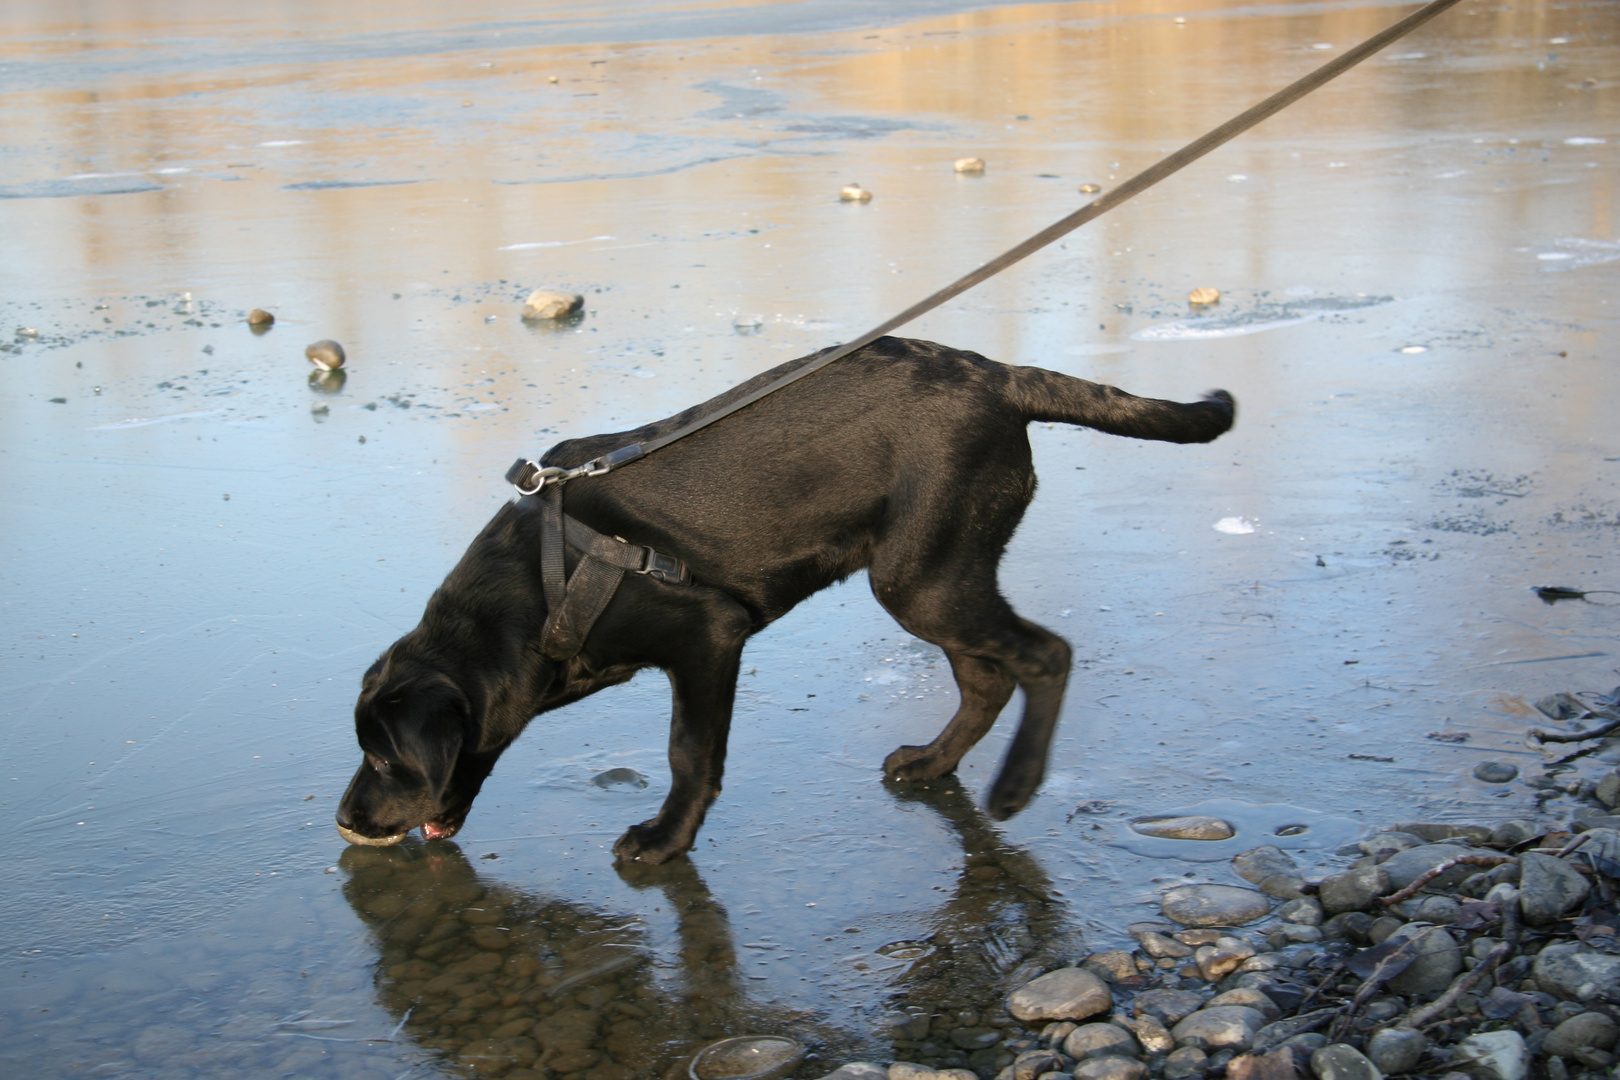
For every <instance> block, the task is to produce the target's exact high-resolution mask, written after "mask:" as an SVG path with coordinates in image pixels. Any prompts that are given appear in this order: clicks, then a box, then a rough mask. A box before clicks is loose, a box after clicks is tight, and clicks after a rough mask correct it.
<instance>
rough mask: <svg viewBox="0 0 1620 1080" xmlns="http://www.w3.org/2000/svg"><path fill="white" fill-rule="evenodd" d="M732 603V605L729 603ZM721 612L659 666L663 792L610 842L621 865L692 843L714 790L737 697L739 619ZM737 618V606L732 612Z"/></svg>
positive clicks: (665, 855) (742, 626) (668, 854)
mask: <svg viewBox="0 0 1620 1080" xmlns="http://www.w3.org/2000/svg"><path fill="white" fill-rule="evenodd" d="M730 606H731V607H732V608H735V605H734V604H732V605H730ZM724 614H725V615H726V616H728V617H725V618H722V619H720V620H718V621H710V622H708V624H707V625H705V626H704V627H703V628H701V629H698V630H696V631H695V632H694V633H692V634H690V635H684V638H685V644H684V645H683V647H682V650H681V651H682V655H681V656H680V657H679V658H678V660H677V661H676V662H675V663H672V664H670V665H669V666H668V667H667V669H666V670H668V672H669V681H670V685H671V687H672V689H673V690H674V715H673V718H672V720H671V722H670V729H669V772H670V787H669V795H668V796H666V797H665V799H664V805H663V806H662V807H661V808H660V809H659V811H658V816H657V817H654V818H652V819H651V820H649V821H643V822H642V823H641V824H640V825H632V826H631V827H630V829H629V830H628V831H627V832H626V833H625V834H624V835H623V836H621V837H619V842H618V843H616V844H614V845H613V854H614V856H615V857H617V858H618V859H619V860H620V861H623V862H643V863H653V864H657V863H662V862H667V861H668V860H670V859H673V858H675V857H676V856H677V855H679V854H681V853H682V852H683V851H686V850H688V849H689V848H691V846H692V845H693V843H695V842H696V840H697V832H698V828H699V827H700V826H701V825H702V824H703V817H704V815H705V814H707V813H708V812H709V805H710V804H711V803H713V802H714V800H715V798H716V797H717V796H718V795H719V794H720V779H721V776H722V774H723V773H724V772H725V765H726V737H727V736H728V735H729V734H730V732H731V709H732V704H733V702H734V701H735V699H736V696H737V669H738V666H739V665H740V663H741V661H742V647H743V641H744V640H745V638H746V636H747V626H746V620H745V619H739V618H736V617H731V616H732V615H733V613H732V612H731V611H727V612H725V613H724ZM735 614H736V615H740V614H741V611H740V609H736V611H735Z"/></svg>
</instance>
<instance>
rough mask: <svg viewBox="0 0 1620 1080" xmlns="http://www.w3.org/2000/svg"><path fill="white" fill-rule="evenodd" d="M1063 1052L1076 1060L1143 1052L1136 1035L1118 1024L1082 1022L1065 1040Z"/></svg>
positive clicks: (1132, 1054)
mask: <svg viewBox="0 0 1620 1080" xmlns="http://www.w3.org/2000/svg"><path fill="white" fill-rule="evenodd" d="M1063 1052H1064V1053H1065V1054H1068V1055H1069V1056H1070V1057H1072V1058H1074V1059H1075V1060H1076V1061H1083V1060H1085V1059H1086V1058H1090V1057H1100V1056H1102V1055H1104V1054H1123V1055H1125V1056H1127V1057H1134V1056H1135V1055H1136V1054H1138V1053H1140V1052H1141V1048H1140V1047H1139V1046H1138V1045H1137V1043H1136V1036H1135V1035H1133V1034H1131V1033H1130V1032H1129V1031H1127V1030H1126V1029H1124V1028H1122V1027H1120V1026H1119V1025H1117V1024H1082V1025H1080V1026H1079V1027H1077V1028H1075V1029H1074V1030H1073V1031H1071V1032H1069V1037H1068V1038H1067V1039H1064V1040H1063Z"/></svg>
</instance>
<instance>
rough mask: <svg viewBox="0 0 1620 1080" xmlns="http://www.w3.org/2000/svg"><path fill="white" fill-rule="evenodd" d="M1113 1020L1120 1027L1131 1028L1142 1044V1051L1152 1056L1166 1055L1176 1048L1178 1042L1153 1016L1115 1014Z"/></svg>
mask: <svg viewBox="0 0 1620 1080" xmlns="http://www.w3.org/2000/svg"><path fill="white" fill-rule="evenodd" d="M1113 1020H1114V1023H1116V1024H1118V1025H1119V1026H1120V1027H1123V1028H1129V1029H1130V1030H1131V1032H1132V1033H1134V1034H1135V1035H1136V1041H1137V1042H1139V1043H1141V1044H1142V1049H1143V1050H1146V1051H1147V1052H1148V1053H1150V1054H1165V1053H1169V1052H1170V1051H1171V1050H1173V1049H1174V1048H1175V1045H1176V1040H1174V1039H1172V1038H1171V1037H1170V1032H1168V1031H1166V1030H1165V1027H1164V1025H1163V1024H1161V1023H1159V1021H1158V1020H1156V1019H1155V1018H1153V1017H1152V1016H1126V1015H1125V1014H1124V1013H1115V1014H1114V1017H1113Z"/></svg>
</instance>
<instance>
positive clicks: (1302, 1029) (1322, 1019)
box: [1249, 1005, 1343, 1054]
mask: <svg viewBox="0 0 1620 1080" xmlns="http://www.w3.org/2000/svg"><path fill="white" fill-rule="evenodd" d="M1342 1008H1343V1006H1338V1005H1335V1006H1333V1007H1332V1008H1328V1009H1318V1010H1317V1011H1316V1012H1313V1013H1296V1014H1294V1015H1293V1016H1291V1017H1289V1018H1288V1019H1286V1020H1279V1021H1277V1024H1279V1025H1282V1024H1286V1025H1288V1026H1287V1027H1286V1028H1285V1029H1284V1032H1283V1033H1279V1034H1277V1035H1275V1036H1273V1037H1271V1038H1269V1039H1259V1040H1256V1042H1255V1044H1254V1045H1253V1046H1252V1047H1250V1048H1249V1052H1250V1053H1251V1054H1263V1053H1265V1052H1266V1051H1267V1050H1270V1049H1271V1048H1272V1047H1273V1046H1276V1045H1277V1044H1278V1043H1280V1042H1286V1041H1287V1040H1289V1039H1292V1038H1293V1037H1294V1036H1295V1035H1303V1034H1305V1033H1306V1032H1307V1031H1314V1030H1315V1029H1317V1028H1319V1027H1321V1026H1322V1025H1323V1024H1325V1023H1327V1022H1328V1021H1329V1020H1331V1019H1333V1018H1334V1017H1335V1016H1337V1015H1339V1012H1340V1010H1341V1009H1342Z"/></svg>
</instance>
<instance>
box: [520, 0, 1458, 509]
mask: <svg viewBox="0 0 1620 1080" xmlns="http://www.w3.org/2000/svg"><path fill="white" fill-rule="evenodd" d="M1457 2H1458V0H1431V2H1430V3H1428V4H1425V5H1424V6H1423V7H1421V8H1419V9H1418V10H1417V11H1414V12H1413V13H1412V14H1410V15H1408V16H1407V17H1406V18H1404V19H1402V20H1400V21H1399V22H1397V23H1394V24H1392V25H1391V26H1389V27H1387V28H1386V29H1384V30H1382V31H1380V32H1379V33H1377V34H1374V35H1373V36H1372V37H1370V38H1368V39H1367V40H1366V41H1364V42H1362V43H1361V44H1360V45H1357V46H1356V47H1355V48H1353V49H1351V50H1349V51H1348V52H1345V53H1343V54H1341V55H1339V56H1337V57H1335V58H1334V59H1332V60H1329V61H1328V62H1327V63H1325V64H1323V65H1322V66H1321V67H1319V68H1317V69H1316V70H1315V71H1313V72H1311V73H1310V74H1309V75H1306V76H1305V77H1304V78H1302V79H1299V80H1297V81H1295V82H1293V83H1290V84H1289V85H1288V86H1286V87H1284V88H1283V89H1281V90H1279V91H1277V92H1276V93H1275V94H1272V95H1271V96H1270V97H1268V98H1266V99H1265V100H1264V101H1262V102H1260V103H1259V104H1258V105H1255V106H1253V107H1251V108H1249V109H1246V110H1245V111H1243V112H1241V113H1239V114H1238V115H1236V116H1234V117H1233V118H1232V119H1230V120H1228V121H1227V122H1226V123H1224V124H1222V125H1221V126H1220V127H1218V128H1216V129H1215V130H1213V131H1211V132H1209V133H1208V134H1207V135H1204V136H1202V137H1200V138H1197V139H1194V140H1193V141H1192V142H1190V143H1188V144H1187V145H1186V146H1183V147H1182V148H1181V149H1180V150H1177V151H1176V152H1175V153H1173V154H1171V155H1170V156H1169V157H1166V158H1163V159H1162V160H1160V161H1158V162H1157V163H1155V164H1153V165H1150V166H1148V167H1147V168H1146V169H1143V170H1142V171H1141V172H1139V173H1137V174H1136V175H1135V176H1133V177H1131V178H1130V179H1129V180H1126V181H1125V182H1124V183H1123V184H1120V185H1119V186H1118V187H1116V188H1114V189H1113V190H1112V191H1109V192H1106V193H1104V194H1103V195H1101V196H1099V197H1098V198H1096V199H1093V200H1092V201H1091V202H1089V203H1087V204H1086V205H1085V206H1083V207H1081V208H1080V209H1079V210H1076V211H1075V212H1074V213H1072V214H1070V215H1069V216H1068V217H1066V218H1063V219H1062V220H1061V221H1058V222H1056V223H1054V224H1052V225H1049V226H1047V227H1046V228H1044V229H1042V230H1041V231H1040V232H1038V233H1036V234H1035V235H1034V236H1031V237H1030V238H1029V239H1028V240H1025V241H1024V242H1023V243H1021V244H1019V245H1017V246H1016V247H1013V248H1010V249H1009V250H1007V251H1005V252H1003V253H1002V254H1000V255H998V256H996V257H995V258H994V259H991V260H990V261H989V262H987V263H985V264H984V265H983V266H981V267H979V268H978V269H977V270H974V271H973V272H972V273H970V274H967V275H965V276H963V277H961V278H958V279H957V280H956V281H953V282H952V283H951V284H949V285H947V286H945V287H944V288H943V289H940V290H939V291H938V292H936V293H934V294H933V295H932V296H929V297H927V298H926V299H923V300H920V301H918V302H917V303H915V304H913V305H911V307H909V308H907V309H906V310H904V311H902V312H901V313H900V314H898V315H896V316H895V317H894V318H892V319H890V320H889V321H887V322H885V323H883V324H881V325H879V326H875V327H873V328H872V329H871V330H868V331H867V332H866V333H864V334H862V335H861V336H860V337H858V338H856V339H855V340H854V341H849V342H845V343H844V344H842V345H838V346H835V347H834V348H832V349H831V350H830V351H828V352H824V353H823V354H822V355H820V356H818V357H816V358H815V359H814V360H812V361H810V362H809V363H807V364H805V365H804V366H803V367H801V368H798V369H796V370H794V371H791V372H789V373H788V374H786V375H783V376H782V377H781V378H779V379H776V380H775V381H774V382H771V383H768V384H767V385H765V386H762V387H760V388H759V389H758V390H755V391H754V392H753V393H750V394H746V395H744V396H743V397H740V398H738V399H737V400H736V401H733V402H731V403H730V404H728V405H725V406H724V407H722V408H719V409H716V410H714V411H713V412H711V413H709V414H707V415H705V416H700V417H699V418H698V419H696V420H694V421H692V422H691V423H689V424H687V425H685V426H684V427H681V428H677V429H676V430H674V431H672V432H670V433H669V434H667V435H661V436H659V437H658V438H656V439H649V440H648V441H647V442H645V443H631V444H630V445H629V446H622V447H620V448H619V449H617V450H614V451H613V452H612V453H608V454H604V455H602V456H601V457H599V458H593V459H591V460H590V461H587V462H585V463H584V464H583V465H578V466H575V467H574V468H571V469H559V468H556V467H555V466H553V467H547V468H542V467H541V466H540V465H539V464H538V463H537V462H534V461H531V460H529V459H527V458H519V459H518V460H517V461H516V462H515V463H514V464H513V465H512V467H511V468H510V469H508V470H507V471H506V481H507V483H509V484H511V485H513V486H514V487H516V488H517V490H518V493H519V494H520V495H533V494H535V493H536V492H538V491H539V490H540V489H541V488H543V487H546V486H548V485H552V484H565V483H567V482H568V481H570V480H575V479H579V478H581V477H588V476H602V475H604V474H605V473H609V472H612V471H613V470H614V469H617V468H619V467H620V466H623V465H628V464H630V463H631V462H632V461H637V460H639V459H641V458H644V457H646V456H647V455H648V454H650V453H652V452H653V451H655V450H661V449H663V448H664V447H666V446H668V445H669V444H670V443H672V442H675V441H676V440H678V439H684V438H686V437H687V436H688V435H690V434H692V433H693V432H695V431H701V430H703V429H704V428H706V427H708V426H709V425H710V424H713V423H715V422H716V421H718V420H723V419H725V418H726V417H728V416H730V415H731V414H732V413H734V412H736V411H737V410H739V409H744V408H747V407H748V406H749V405H752V404H753V403H754V402H756V401H758V400H759V399H760V398H763V397H767V396H769V395H771V394H774V393H776V391H778V390H780V389H782V388H783V387H784V386H787V385H789V384H790V383H795V382H797V381H799V380H800V379H802V378H805V377H806V376H808V375H813V374H815V373H816V372H817V371H820V370H821V369H822V368H824V367H826V366H827V365H828V364H831V363H833V362H834V361H837V360H842V359H843V358H844V357H846V356H848V355H849V354H850V353H852V352H854V351H855V350H856V349H860V348H863V347H865V346H867V345H870V344H871V343H872V342H874V341H876V340H877V339H878V338H880V337H882V336H883V335H884V334H887V333H889V332H890V331H892V330H896V329H898V328H900V327H901V326H904V325H905V324H906V323H908V322H911V321H912V320H913V319H915V318H918V317H919V316H921V315H924V314H926V313H928V312H930V311H932V310H934V309H935V308H937V307H939V306H940V305H941V304H943V303H945V302H946V301H947V300H950V299H952V298H954V297H956V296H959V295H961V294H962V293H964V292H966V291H967V290H969V289H971V288H973V286H975V285H977V284H979V283H980V282H981V281H984V280H985V279H986V278H990V277H994V276H995V275H996V274H999V273H1001V272H1002V271H1003V270H1005V269H1007V268H1008V267H1009V266H1011V265H1013V264H1014V263H1016V262H1019V261H1020V260H1022V259H1024V258H1026V257H1028V256H1030V255H1033V254H1034V253H1035V252H1037V251H1039V250H1040V249H1041V248H1043V247H1046V246H1047V245H1048V244H1050V243H1052V242H1053V241H1054V240H1058V239H1061V238H1062V237H1064V236H1067V235H1068V234H1069V233H1071V232H1073V231H1074V230H1075V229H1078V228H1079V227H1080V226H1082V225H1084V224H1086V222H1088V221H1092V220H1094V219H1096V218H1099V217H1101V216H1102V215H1104V214H1106V213H1108V211H1110V210H1112V209H1113V208H1114V207H1116V206H1118V205H1120V204H1121V203H1123V202H1125V201H1127V200H1129V199H1132V198H1135V197H1136V196H1137V195H1140V194H1141V193H1142V192H1144V191H1146V190H1147V189H1148V188H1150V187H1152V186H1153V185H1154V184H1157V183H1158V182H1159V181H1161V180H1164V179H1166V178H1168V177H1170V176H1172V175H1174V174H1175V173H1177V172H1180V171H1181V170H1182V169H1184V168H1186V167H1187V166H1188V165H1191V164H1192V163H1193V162H1195V161H1197V160H1198V159H1199V158H1201V157H1203V156H1204V155H1205V154H1207V153H1209V152H1210V151H1211V150H1214V149H1216V148H1217V147H1220V146H1222V145H1224V144H1226V143H1228V142H1230V141H1231V140H1233V139H1235V138H1237V137H1238V136H1239V135H1241V134H1243V133H1244V132H1245V131H1248V130H1249V129H1250V128H1252V127H1254V126H1255V125H1256V124H1258V123H1260V121H1262V120H1265V119H1267V118H1268V117H1271V116H1273V115H1275V114H1276V113H1279V112H1281V111H1282V110H1283V109H1286V108H1287V107H1288V106H1290V105H1292V104H1293V103H1294V102H1296V101H1298V100H1299V99H1300V98H1302V97H1304V96H1305V95H1306V94H1309V93H1310V92H1311V91H1313V90H1316V89H1318V88H1320V87H1321V86H1322V85H1323V84H1324V83H1327V82H1329V81H1330V80H1332V79H1335V78H1337V77H1338V76H1340V75H1342V74H1344V73H1345V72H1346V71H1349V70H1350V69H1351V68H1353V67H1355V66H1356V65H1357V64H1359V63H1361V62H1362V61H1363V60H1365V59H1367V58H1368V57H1369V56H1371V55H1373V54H1374V53H1376V52H1378V51H1379V50H1380V49H1382V48H1384V47H1385V46H1387V45H1389V44H1391V43H1392V42H1395V41H1398V40H1399V39H1401V38H1403V37H1405V36H1406V35H1407V34H1409V33H1411V32H1412V31H1413V30H1416V29H1417V28H1418V27H1420V26H1422V25H1423V24H1424V23H1426V22H1428V21H1429V20H1430V19H1433V18H1434V17H1435V16H1436V15H1439V14H1441V13H1442V12H1444V11H1445V10H1446V9H1447V8H1450V7H1452V6H1454V5H1455V4H1456V3H1457Z"/></svg>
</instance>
